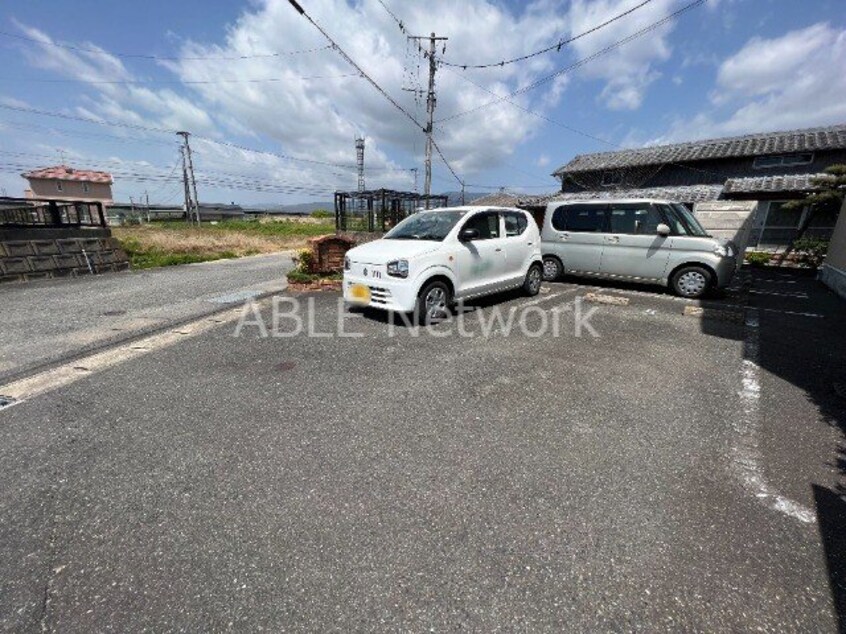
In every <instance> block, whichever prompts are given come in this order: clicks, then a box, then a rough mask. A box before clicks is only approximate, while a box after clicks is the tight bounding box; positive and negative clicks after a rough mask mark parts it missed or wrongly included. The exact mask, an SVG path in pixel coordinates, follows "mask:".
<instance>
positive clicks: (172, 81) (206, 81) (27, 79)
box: [0, 73, 359, 85]
mask: <svg viewBox="0 0 846 634" xmlns="http://www.w3.org/2000/svg"><path fill="white" fill-rule="evenodd" d="M358 76H359V75H358V73H345V74H343V75H311V76H301V77H263V78H256V79H200V80H193V79H187V80H182V79H50V78H41V77H0V81H12V82H16V83H17V82H35V83H44V84H65V83H75V84H109V85H123V84H128V85H132V84H137V85H145V84H187V85H198V84H199V85H202V84H262V83H265V82H267V83H270V82H291V81H293V80H307V81H310V80H316V79H343V78H345V77H358Z"/></svg>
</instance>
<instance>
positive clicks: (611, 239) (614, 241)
mask: <svg viewBox="0 0 846 634" xmlns="http://www.w3.org/2000/svg"><path fill="white" fill-rule="evenodd" d="M605 241H606V242H610V243H611V244H617V243H618V242H619V241H620V238H618V237H617V236H607V237H606V238H605Z"/></svg>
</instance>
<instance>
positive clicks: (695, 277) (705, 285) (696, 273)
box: [670, 266, 713, 299]
mask: <svg viewBox="0 0 846 634" xmlns="http://www.w3.org/2000/svg"><path fill="white" fill-rule="evenodd" d="M712 282H713V276H712V275H711V272H710V271H709V270H708V269H706V268H703V267H701V266H684V267H682V268H680V269H679V270H678V271H676V272H675V274H674V275H673V278H672V279H671V280H670V285H671V286H672V287H673V291H675V293H676V295H680V296H681V297H689V298H691V299H695V298H697V297H702V296H703V295H705V293H707V292H708V290H709V289H710V288H711V283H712Z"/></svg>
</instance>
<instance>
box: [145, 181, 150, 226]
mask: <svg viewBox="0 0 846 634" xmlns="http://www.w3.org/2000/svg"><path fill="white" fill-rule="evenodd" d="M144 200H145V201H146V202H147V205H146V206H147V222H148V223H149V222H150V194H148V193H147V190H146V189H145V190H144Z"/></svg>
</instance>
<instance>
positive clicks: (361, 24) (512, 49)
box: [169, 0, 567, 172]
mask: <svg viewBox="0 0 846 634" xmlns="http://www.w3.org/2000/svg"><path fill="white" fill-rule="evenodd" d="M395 4H396V12H397V13H400V14H401V18H402V19H403V20H404V21H405V24H406V25H407V29H408V31H409V32H411V33H428V32H430V31H435V32H437V33H438V34H444V35H446V36H448V37H449V38H450V39H449V41H448V42H447V43H446V53H445V54H443V53H442V51H439V53H441V54H442V55H443V56H444V58H445V59H448V60H453V61H455V62H458V63H461V62H467V63H474V62H488V61H491V60H498V59H503V58H508V57H514V56H517V55H520V54H523V53H525V52H528V51H531V50H532V49H535V48H539V47H541V46H543V45H545V44H548V43H549V41H554V39H555V38H557V37H559V36H560V34H561V33H563V32H565V31H566V20H567V18H566V17H565V13H566V12H565V11H563V10H562V9H561V7H560V6H559V4H558V3H557V2H550V1H549V0H542V1H540V2H535V3H533V4H531V5H530V6H528V7H527V8H526V9H525V10H524V11H523V12H522V13H521V14H520V15H519V16H516V15H513V14H511V13H510V12H509V11H508V10H507V9H505V8H504V7H502V6H500V5H498V4H495V3H493V2H489V1H487V0H469V1H468V2H463V3H455V2H451V1H450V0H434V1H433V2H430V3H427V4H426V5H422V4H418V3H415V4H403V5H400V4H398V3H395ZM309 11H310V12H311V14H312V15H313V16H314V18H315V19H316V20H317V22H318V23H319V24H321V26H323V27H324V28H325V29H326V30H327V31H328V32H329V33H330V34H332V35H333V37H335V38H336V39H337V41H338V42H339V43H340V44H341V46H342V47H343V48H344V49H345V50H346V51H347V52H348V53H349V54H350V56H351V57H352V58H353V59H355V60H356V61H357V62H358V63H359V64H360V65H361V66H362V68H364V69H365V70H366V72H367V73H368V74H370V75H371V76H372V77H373V79H374V80H375V81H376V82H377V83H378V84H379V85H381V86H383V87H384V88H385V90H387V92H388V93H389V94H391V95H392V96H393V97H394V98H395V99H397V100H398V101H399V102H401V103H402V104H403V106H404V107H405V108H406V109H408V110H409V111H410V112H412V113H413V114H414V116H415V117H416V118H417V119H418V121H420V122H421V123H422V122H423V119H424V116H425V107H423V106H422V103H421V104H419V105H416V104H415V100H414V98H413V96H412V95H411V94H410V93H408V92H404V91H403V90H402V89H403V88H404V87H410V86H409V84H416V83H417V82H418V81H419V82H420V84H417V85H421V84H425V80H426V77H425V65H426V63H427V62H426V61H425V60H422V59H420V58H419V56H418V55H417V54H416V51H414V50H411V51H409V50H408V49H407V47H408V45H407V42H406V38H405V36H404V35H403V34H402V33H400V31H399V29H398V27H397V25H396V24H395V23H394V22H393V20H392V18H391V17H390V16H389V15H388V14H387V13H386V12H385V10H384V9H383V8H382V7H381V5H380V4H379V3H378V2H376V0H365V1H364V2H362V3H360V4H355V5H352V6H350V4H349V3H347V2H346V1H345V0H331V1H327V2H324V3H319V4H317V3H315V4H314V5H313V6H311V7H310V8H309ZM510 33H520V34H521V37H511V36H509V35H508V34H510ZM280 42H284V43H285V45H284V47H282V46H281V45H280ZM323 44H324V40H322V39H321V38H320V36H319V34H318V33H317V32H316V31H315V30H314V29H313V28H312V27H311V26H310V25H309V24H308V23H307V22H306V21H305V20H304V19H303V18H302V17H301V16H299V15H298V14H297V13H296V12H294V11H293V10H292V9H291V7H290V5H289V4H288V2H285V1H284V0H269V1H268V2H266V3H265V4H264V5H263V6H261V7H259V8H257V9H255V10H254V11H249V12H246V13H244V14H243V15H242V16H241V17H240V18H239V20H238V21H237V22H236V23H235V24H234V25H233V26H232V28H231V29H230V30H229V33H228V34H227V37H226V41H225V43H224V44H222V45H203V44H200V43H191V44H190V45H188V46H187V47H186V48H185V49H184V51H183V59H182V60H180V61H178V62H176V63H174V64H170V65H169V68H171V70H173V71H174V72H175V73H177V75H178V76H179V77H181V78H182V79H184V80H186V81H191V80H194V81H196V80H207V79H210V78H215V77H219V76H220V75H221V72H220V64H219V63H215V62H214V61H211V60H197V59H189V58H192V57H194V58H196V57H207V56H210V55H218V56H234V55H247V54H252V53H256V52H268V51H275V50H279V49H280V48H284V49H288V50H290V49H304V48H312V47H315V46H321V45H323ZM235 66H237V68H232V67H229V68H228V72H227V76H229V75H230V74H232V73H234V74H236V75H240V76H244V77H283V78H284V79H285V81H284V82H280V83H269V84H251V85H249V86H246V87H245V86H243V85H238V84H215V85H199V86H197V87H196V91H197V92H198V93H199V94H200V95H201V96H202V98H203V101H204V102H206V103H208V104H210V107H212V108H213V109H214V110H215V112H225V113H227V114H228V115H229V116H230V117H231V120H234V121H237V122H238V124H239V125H240V126H243V127H245V128H247V129H249V130H252V131H254V132H255V133H257V134H259V135H261V136H263V137H269V138H272V139H275V140H277V141H279V142H280V143H282V144H283V145H284V147H285V148H286V151H288V152H291V153H294V154H297V155H300V156H305V155H307V156H313V157H315V158H319V159H321V160H328V161H335V162H337V161H349V160H350V157H351V153H352V139H353V136H354V135H355V134H356V133H357V132H365V133H366V134H367V135H368V136H370V137H371V138H372V142H371V143H369V144H368V149H367V160H368V162H369V163H371V164H375V165H377V166H380V165H383V164H385V162H386V160H387V159H386V157H387V156H388V155H398V154H402V155H406V156H410V157H411V159H410V160H413V161H415V162H418V161H419V160H420V156H421V154H422V149H423V134H422V131H421V130H420V129H418V128H415V126H414V125H413V124H412V123H411V122H410V121H409V120H408V119H407V118H405V117H404V116H403V115H402V114H401V113H399V112H398V111H397V110H395V109H394V108H393V106H391V105H390V104H389V103H388V102H387V101H386V100H385V99H384V97H383V96H381V95H379V94H378V93H377V92H376V90H374V89H373V87H372V86H370V85H368V83H367V82H366V81H365V80H363V79H361V78H358V77H345V78H336V79H319V80H309V79H303V78H304V77H310V76H315V75H316V76H322V77H325V76H337V75H341V74H345V73H349V72H351V68H350V67H349V66H348V65H347V64H346V63H345V62H344V61H343V60H342V59H341V58H340V56H339V55H338V54H337V53H336V52H334V51H332V50H326V51H322V52H320V53H314V54H310V55H301V56H293V55H292V56H286V57H284V58H258V59H250V60H245V61H244V62H243V63H238V64H236V65H235ZM418 66H419V67H420V73H419V76H418V72H417V69H418ZM409 68H411V72H410V73H409ZM551 68H552V62H551V61H550V60H549V59H542V58H538V59H536V60H533V61H531V62H529V63H526V64H522V65H512V66H506V67H504V68H501V69H494V70H487V71H476V72H473V71H461V70H454V71H450V70H447V69H445V68H443V69H441V70H440V71H439V72H438V75H437V87H438V103H437V111H436V118H442V117H447V116H450V115H452V114H455V113H458V112H461V111H464V110H468V109H471V108H474V107H476V106H478V105H480V104H483V103H487V102H489V101H491V99H492V97H491V94H490V92H488V91H492V92H495V93H497V94H504V93H509V92H511V91H513V90H514V89H515V88H517V87H519V86H520V85H524V84H525V83H528V82H529V81H531V80H532V79H534V78H536V77H537V76H539V74H540V73H543V72H545V71H548V70H550V69H551ZM465 72H466V73H467V76H468V77H469V78H470V79H472V81H473V82H476V83H479V84H481V86H483V88H478V87H476V86H474V85H473V84H472V83H469V82H467V81H465V80H464V79H463V78H462V74H464V73H465ZM565 86H566V80H564V79H562V80H560V81H557V82H554V83H553V84H551V85H549V86H548V87H547V89H546V90H545V91H538V95H537V96H539V97H540V98H542V99H543V101H542V105H543V106H544V107H551V106H552V105H554V104H555V103H556V102H557V100H558V98H559V96H560V94H561V92H562V91H563V90H564V88H565ZM522 103H525V104H528V103H529V102H528V100H525V101H523V102H522ZM539 126H540V123H539V122H538V121H536V120H533V119H531V118H529V117H526V116H525V113H522V112H521V111H520V110H518V109H515V108H514V107H513V106H511V105H509V104H507V103H499V104H497V105H494V106H489V107H487V108H485V109H484V110H483V111H480V112H479V113H476V114H474V115H469V116H466V117H462V118H460V119H457V120H454V121H452V122H449V123H444V125H442V126H439V128H438V129H437V131H436V137H437V139H438V143H439V145H440V147H441V148H442V150H443V151H444V153H445V154H446V155H447V157H448V158H449V159H450V160H451V162H453V164H454V167H455V168H456V169H457V170H459V171H462V172H474V171H478V170H481V169H484V168H487V167H491V166H494V165H496V164H497V163H498V161H499V160H500V159H501V158H503V157H506V156H507V155H509V154H510V153H511V152H512V151H513V149H514V147H515V146H516V145H518V144H519V143H520V142H521V141H523V140H525V138H527V136H529V135H531V133H532V132H533V131H535V130H537V129H538V127H539ZM233 132H234V130H233ZM441 169H443V168H441Z"/></svg>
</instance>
